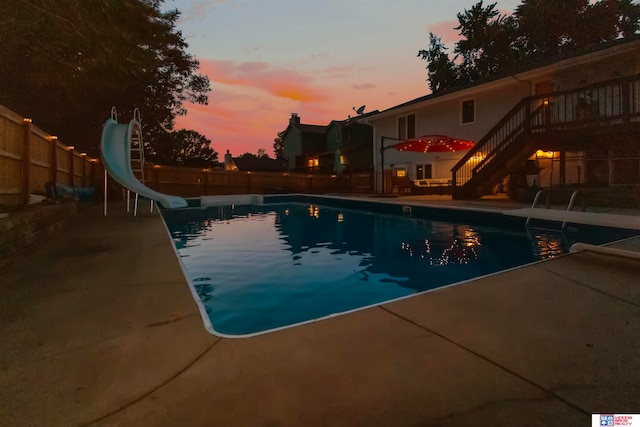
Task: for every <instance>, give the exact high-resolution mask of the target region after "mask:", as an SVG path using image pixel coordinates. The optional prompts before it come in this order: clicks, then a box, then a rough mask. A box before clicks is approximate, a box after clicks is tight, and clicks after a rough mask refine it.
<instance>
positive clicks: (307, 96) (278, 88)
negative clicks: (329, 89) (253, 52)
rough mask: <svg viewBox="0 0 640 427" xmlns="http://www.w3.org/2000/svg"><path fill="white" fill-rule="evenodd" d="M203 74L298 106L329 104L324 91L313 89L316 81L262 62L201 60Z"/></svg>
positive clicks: (217, 80) (212, 79)
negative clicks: (284, 99) (304, 103)
mask: <svg viewBox="0 0 640 427" xmlns="http://www.w3.org/2000/svg"><path fill="white" fill-rule="evenodd" d="M200 72H201V73H203V74H206V75H207V76H208V77H209V79H210V80H211V81H213V82H217V83H222V84H226V85H234V86H245V87H251V88H255V89H260V90H264V91H266V92H269V93H271V94H272V95H276V96H278V97H282V98H287V99H291V100H294V101H299V102H319V101H327V100H329V99H330V97H329V96H328V95H327V93H326V92H325V91H322V90H320V89H319V88H316V87H314V86H313V79H312V78H311V77H309V76H307V75H305V74H302V73H299V72H297V71H293V70H287V69H282V68H274V67H272V66H271V64H269V63H267V62H262V61H251V62H236V61H214V60H202V61H201V62H200Z"/></svg>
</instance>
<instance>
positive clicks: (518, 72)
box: [357, 36, 640, 121]
mask: <svg viewBox="0 0 640 427" xmlns="http://www.w3.org/2000/svg"><path fill="white" fill-rule="evenodd" d="M639 46H640V36H632V37H627V38H624V39H618V40H614V41H611V42H607V43H599V44H595V45H591V46H587V47H585V48H582V49H577V50H574V51H571V52H567V53H565V54H562V55H558V56H555V57H552V58H548V59H545V60H544V61H540V62H536V63H532V64H528V65H525V66H522V67H519V68H517V69H514V70H510V71H508V72H504V73H500V74H496V75H493V76H490V77H487V78H484V79H480V80H476V81H475V82H472V83H467V84H463V85H457V86H453V87H451V88H448V89H445V90H442V91H440V92H437V93H431V94H428V95H424V96H421V97H419V98H415V99H412V100H410V101H407V102H404V103H402V104H399V105H395V106H393V107H390V108H387V109H386V110H383V111H381V112H378V113H377V114H374V115H373V116H374V117H373V119H374V120H378V119H382V118H385V117H387V116H389V115H391V114H394V113H397V112H399V111H401V110H403V109H405V108H407V107H412V106H415V105H416V104H421V103H426V102H431V101H433V100H444V99H445V98H447V97H449V96H459V95H462V94H464V92H465V91H471V90H474V89H478V88H480V87H481V86H484V85H489V84H491V83H495V84H496V85H498V84H500V83H502V82H503V81H505V80H507V79H513V78H516V79H520V78H532V77H534V76H535V75H536V74H541V73H543V72H545V71H550V70H551V69H553V68H558V67H560V68H562V67H563V66H570V65H574V63H575V60H576V59H580V58H584V59H585V60H590V59H596V58H597V57H599V56H604V55H606V53H607V51H611V52H612V53H617V52H620V51H623V50H626V49H634V48H635V49H637V48H638V47H639ZM363 119H364V117H359V118H357V120H358V121H360V120H363Z"/></svg>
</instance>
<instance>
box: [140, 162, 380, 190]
mask: <svg viewBox="0 0 640 427" xmlns="http://www.w3.org/2000/svg"><path fill="white" fill-rule="evenodd" d="M144 176H145V179H146V185H147V186H149V187H150V188H152V189H154V190H156V191H159V192H161V193H166V194H174V195H177V196H183V197H196V196H203V195H217V194H220V195H221V194H269V193H291V192H296V193H317V194H324V193H369V192H371V191H372V188H373V183H372V176H373V175H372V174H369V173H361V174H351V175H318V174H298V173H287V172H245V171H225V170H218V169H202V168H185V167H177V166H149V165H147V166H146V167H145V175H144Z"/></svg>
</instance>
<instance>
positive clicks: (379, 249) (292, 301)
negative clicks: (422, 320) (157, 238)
mask: <svg viewBox="0 0 640 427" xmlns="http://www.w3.org/2000/svg"><path fill="white" fill-rule="evenodd" d="M163 215H164V217H165V221H166V223H167V226H168V228H169V231H170V233H171V236H172V238H173V240H174V242H175V245H176V248H177V251H178V254H179V256H180V258H181V261H182V263H183V266H184V269H185V272H186V274H187V276H188V278H189V280H190V282H191V285H192V286H193V287H194V289H195V291H196V292H197V295H198V297H199V299H200V300H201V301H202V303H203V305H204V307H205V308H206V312H207V313H208V316H209V318H210V321H211V324H212V326H213V329H214V330H215V331H216V332H218V333H220V334H226V335H246V334H253V333H259V332H263V331H267V330H270V329H274V328H279V327H284V326H288V325H292V324H296V323H301V322H305V321H309V320H312V319H317V318H321V317H325V316H329V315H332V314H336V313H341V312H345V311H349V310H353V309H357V308H361V307H365V306H369V305H373V304H377V303H381V302H384V301H388V300H392V299H395V298H399V297H403V296H406V295H410V294H415V293H418V292H423V291H426V290H430V289H434V288H438V287H442V286H445V285H449V284H452V283H456V282H460V281H464V280H468V279H471V278H474V277H479V276H483V275H486V274H489V273H494V272H497V271H501V270H505V269H508V268H512V267H516V266H520V265H523V264H527V263H530V262H534V261H537V260H541V259H546V258H551V257H555V256H558V255H560V254H563V253H565V252H567V251H568V249H569V247H570V245H571V244H572V243H574V242H575V241H582V242H586V243H592V244H602V243H605V242H608V241H613V240H617V239H621V238H624V237H628V236H631V235H634V234H636V233H634V232H630V231H628V230H614V229H596V228H592V227H591V228H589V229H587V230H583V229H575V228H571V231H569V232H565V233H564V234H562V233H559V232H554V231H540V230H538V231H530V232H527V231H526V230H525V228H524V226H522V227H517V228H507V229H505V228H499V227H497V226H493V225H478V224H471V223H468V224H465V223H459V222H458V223H448V222H443V221H435V220H429V219H420V218H406V217H402V216H401V215H386V214H379V213H372V212H366V211H358V210H352V209H344V208H338V207H327V206H320V205H317V204H313V203H311V204H309V203H304V204H303V203H286V204H273V205H265V206H235V207H233V208H232V207H230V206H227V207H215V208H208V209H200V208H194V209H186V210H182V211H176V212H173V211H164V212H163Z"/></svg>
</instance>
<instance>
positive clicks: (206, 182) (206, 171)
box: [202, 169, 209, 196]
mask: <svg viewBox="0 0 640 427" xmlns="http://www.w3.org/2000/svg"><path fill="white" fill-rule="evenodd" d="M203 171H204V189H203V190H202V195H203V196H206V195H207V193H208V191H209V169H203Z"/></svg>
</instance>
